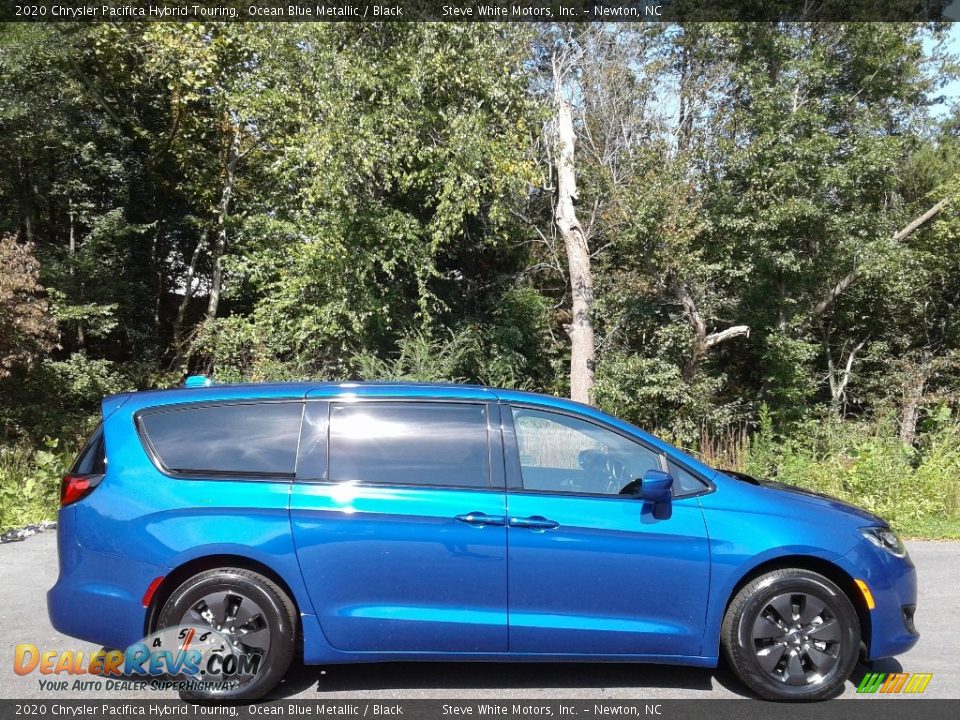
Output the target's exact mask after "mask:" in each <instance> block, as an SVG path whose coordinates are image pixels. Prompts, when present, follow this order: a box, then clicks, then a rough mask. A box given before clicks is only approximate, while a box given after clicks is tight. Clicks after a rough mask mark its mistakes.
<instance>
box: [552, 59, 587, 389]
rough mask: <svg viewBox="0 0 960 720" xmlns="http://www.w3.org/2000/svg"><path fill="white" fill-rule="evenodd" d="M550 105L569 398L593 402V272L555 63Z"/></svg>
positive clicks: (567, 110)
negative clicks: (566, 287) (563, 260)
mask: <svg viewBox="0 0 960 720" xmlns="http://www.w3.org/2000/svg"><path fill="white" fill-rule="evenodd" d="M553 79H554V103H555V105H556V113H557V115H556V143H557V147H556V169H557V205H556V209H555V211H554V219H555V221H556V223H557V228H558V229H559V230H560V236H561V237H562V238H563V244H564V247H565V248H566V252H567V262H568V265H569V272H570V290H571V294H572V308H571V310H572V317H571V320H570V324H569V326H568V327H567V334H568V335H569V336H570V398H571V399H573V400H576V401H577V402H582V403H590V402H592V401H593V382H594V380H593V374H594V361H595V352H596V351H595V348H594V339H593V299H594V297H593V273H592V270H591V268H590V248H589V247H588V245H587V238H586V236H585V234H584V231H583V227H582V226H581V224H580V220H579V219H578V218H577V210H576V201H577V176H576V164H575V162H576V161H575V156H574V144H575V142H576V136H575V134H574V130H573V113H572V110H571V107H570V102H569V100H567V99H566V98H565V97H564V94H563V86H564V79H565V78H564V72H563V71H562V70H561V68H560V65H559V64H558V60H557V59H556V58H555V59H554V63H553Z"/></svg>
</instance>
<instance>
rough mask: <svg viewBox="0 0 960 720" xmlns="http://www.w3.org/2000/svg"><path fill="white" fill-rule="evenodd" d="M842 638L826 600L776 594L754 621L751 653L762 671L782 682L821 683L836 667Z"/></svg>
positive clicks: (802, 594)
mask: <svg viewBox="0 0 960 720" xmlns="http://www.w3.org/2000/svg"><path fill="white" fill-rule="evenodd" d="M842 637H843V632H842V628H841V626H840V621H839V620H838V619H837V617H836V616H835V615H834V613H833V612H832V611H831V609H830V607H829V606H828V605H827V603H826V602H824V601H823V600H821V599H820V598H818V597H816V596H815V595H811V594H809V593H803V592H792V593H784V594H782V595H777V596H776V597H774V598H772V599H771V600H770V601H768V602H767V603H766V604H765V605H764V607H763V609H762V610H761V611H760V613H759V614H758V615H757V618H756V620H755V621H754V623H753V628H752V634H751V640H752V642H753V649H754V654H755V656H756V659H757V662H758V663H759V664H760V667H761V668H763V670H764V672H766V673H767V674H768V675H770V676H772V677H773V678H775V679H776V680H778V681H779V682H781V683H784V684H785V685H792V686H804V685H806V686H810V685H817V684H820V683H822V682H824V681H825V680H826V679H827V678H829V677H830V676H831V674H832V673H833V672H834V671H835V670H836V668H837V663H838V660H839V657H840V644H841V639H842Z"/></svg>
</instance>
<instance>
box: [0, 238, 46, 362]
mask: <svg viewBox="0 0 960 720" xmlns="http://www.w3.org/2000/svg"><path fill="white" fill-rule="evenodd" d="M39 270H40V266H39V263H38V262H37V260H36V258H34V257H33V246H32V245H31V244H30V243H20V242H18V241H17V239H16V237H14V236H13V235H9V234H5V235H3V236H2V237H0V379H2V378H5V377H8V376H9V375H10V373H11V371H12V370H13V369H14V368H16V367H18V366H23V365H29V364H30V363H32V362H33V361H34V360H35V359H36V358H37V357H38V356H41V355H43V354H44V353H48V352H50V351H51V350H52V349H53V348H54V347H56V339H57V333H56V323H55V322H54V320H53V318H52V317H51V316H50V308H49V305H48V303H47V301H46V300H44V299H43V297H42V296H41V293H42V292H43V287H41V285H40V283H39V282H38V279H37V278H38V276H39Z"/></svg>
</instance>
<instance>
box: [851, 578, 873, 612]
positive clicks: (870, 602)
mask: <svg viewBox="0 0 960 720" xmlns="http://www.w3.org/2000/svg"><path fill="white" fill-rule="evenodd" d="M854 582H855V583H857V587H858V588H860V592H862V593H863V599H864V600H866V601H867V610H873V609H874V608H875V607H876V606H877V604H876V603H875V602H874V601H873V593H872V592H870V588H869V587H867V584H866V583H865V582H864V581H863V580H854Z"/></svg>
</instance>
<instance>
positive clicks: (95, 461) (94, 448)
mask: <svg viewBox="0 0 960 720" xmlns="http://www.w3.org/2000/svg"><path fill="white" fill-rule="evenodd" d="M106 472H107V451H106V446H105V444H104V441H103V425H98V426H97V429H96V430H94V432H93V435H91V436H90V439H89V440H87V444H86V445H84V446H83V450H81V451H80V454H79V455H78V456H77V459H76V461H74V463H73V467H72V468H70V473H71V474H72V475H103V474H104V473H106Z"/></svg>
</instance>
